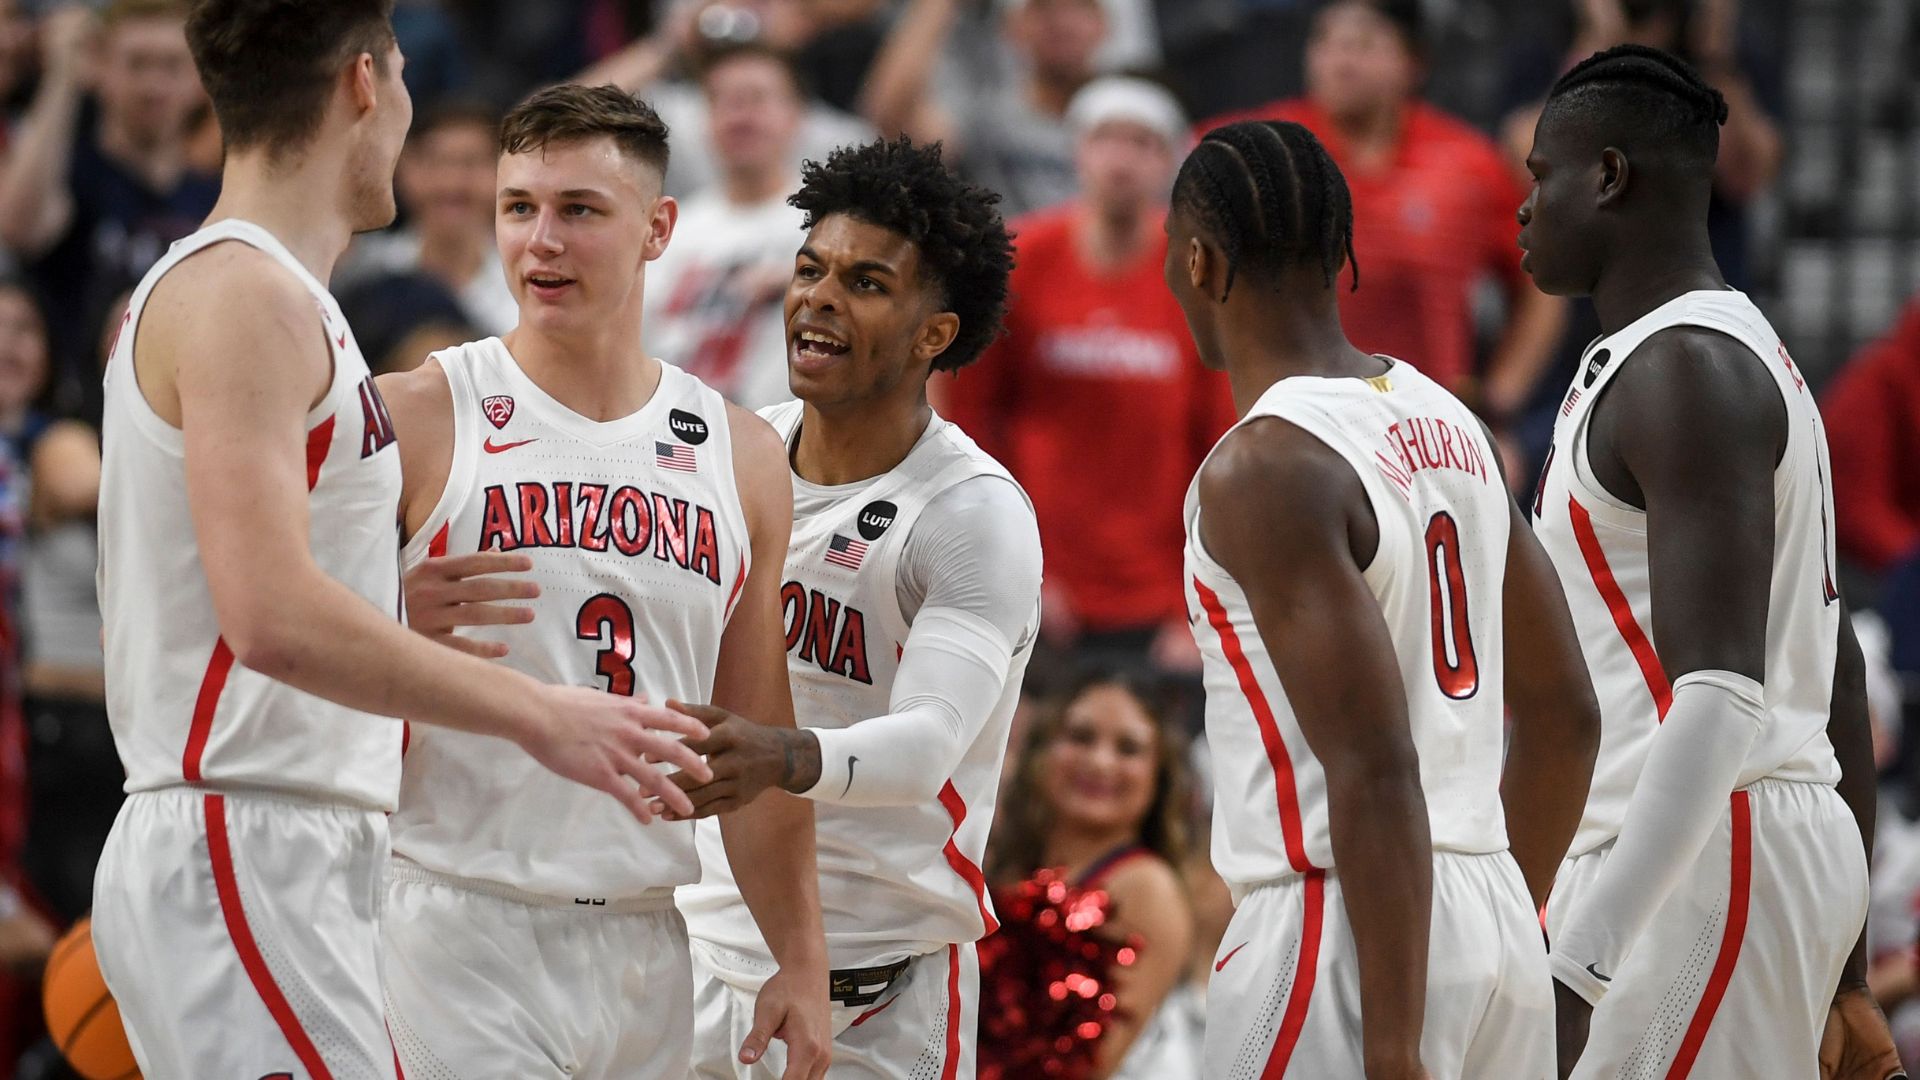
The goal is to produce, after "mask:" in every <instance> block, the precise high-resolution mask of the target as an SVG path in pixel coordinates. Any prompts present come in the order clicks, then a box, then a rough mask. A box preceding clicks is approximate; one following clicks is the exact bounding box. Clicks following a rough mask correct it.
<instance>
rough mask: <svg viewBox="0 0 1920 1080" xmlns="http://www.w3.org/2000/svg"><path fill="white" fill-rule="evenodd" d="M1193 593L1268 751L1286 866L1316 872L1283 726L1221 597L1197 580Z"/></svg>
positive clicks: (1304, 871) (1268, 762)
mask: <svg viewBox="0 0 1920 1080" xmlns="http://www.w3.org/2000/svg"><path fill="white" fill-rule="evenodd" d="M1193 590H1194V592H1195V593H1197V594H1198V595H1199V597H1200V606H1201V607H1204V608H1206V609H1207V622H1208V624H1210V625H1211V626H1212V627H1213V632H1214V633H1215V634H1218V635H1219V636H1220V649H1221V651H1222V652H1225V653H1226V654H1227V663H1228V664H1230V665H1232V667H1233V674H1234V676H1235V677H1236V678H1237V679H1239V680H1240V693H1241V694H1242V695H1244V696H1245V697H1246V699H1247V706H1248V707H1249V708H1251V709H1252V710H1253V722H1254V723H1255V724H1258V725H1259V726H1260V742H1261V744H1262V745H1264V746H1265V747H1266V749H1267V764H1268V765H1269V766H1270V767H1271V768H1272V769H1273V797H1274V802H1275V804H1276V805H1277V806H1278V807H1279V809H1280V838H1281V840H1282V841H1284V842H1285V844H1286V846H1287V862H1288V864H1290V865H1291V866H1292V867H1293V868H1294V869H1295V870H1297V871H1299V872H1301V873H1306V872H1307V871H1309V870H1312V869H1313V862H1312V860H1310V859H1308V858H1307V844H1306V841H1305V840H1304V839H1303V838H1302V835H1301V826H1300V795H1299V792H1298V791H1297V790H1296V789H1295V788H1294V784H1293V758H1292V756H1291V755H1289V754H1288V753H1287V744H1286V741H1285V740H1283V739H1281V738H1280V725H1279V724H1278V723H1277V722H1275V720H1274V718H1273V707H1272V706H1270V705H1268V704H1267V694H1266V691H1264V690H1262V689H1260V682H1259V680H1258V679H1255V678H1254V675H1253V665H1252V664H1250V663H1248V662H1247V654H1246V651H1245V650H1243V649H1242V648H1240V635H1239V634H1238V633H1237V632H1235V631H1234V629H1233V622H1232V621H1231V620H1230V619H1228V618H1227V609H1226V608H1225V607H1224V606H1222V605H1221V603H1220V595H1219V594H1218V593H1216V592H1214V591H1213V590H1212V589H1209V588H1207V586H1206V585H1205V583H1203V582H1202V581H1201V580H1200V579H1199V578H1198V577H1195V578H1194V579H1193Z"/></svg>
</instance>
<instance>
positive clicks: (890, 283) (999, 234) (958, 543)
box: [681, 139, 1040, 1080]
mask: <svg viewBox="0 0 1920 1080" xmlns="http://www.w3.org/2000/svg"><path fill="white" fill-rule="evenodd" d="M998 201H999V197H998V196H997V195H994V194H992V193H990V192H987V191H985V190H983V189H981V188H978V187H974V186H971V185H968V184H965V183H962V182H961V181H959V180H958V179H956V178H955V177H954V176H953V174H952V173H950V172H949V171H948V170H947V168H946V166H945V165H944V164H943V163H942V161H941V158H940V150H939V147H937V146H915V145H913V144H912V143H911V142H909V141H908V140H906V139H901V140H899V141H896V142H886V141H880V142H873V143H869V144H866V145H864V146H858V147H849V148H845V149H842V150H839V151H837V152H835V153H834V154H833V155H832V156H831V157H829V158H828V159H827V161H826V163H825V164H819V163H813V162H810V163H808V165H807V166H806V170H805V174H804V180H803V183H802V185H801V188H800V191H799V193H798V194H796V195H794V196H793V198H792V202H793V205H794V206H796V207H798V208H799V209H800V210H801V211H803V212H804V213H805V215H806V218H805V224H806V227H807V229H808V232H807V235H806V241H805V243H804V244H803V245H802V246H801V247H800V251H799V254H798V255H797V256H796V258H795V263H794V270H793V279H792V282H791V284H790V285H789V286H788V289H787V296H786V326H787V348H788V353H787V365H788V372H789V381H790V383H791V385H792V389H793V392H794V394H795V395H796V396H797V397H798V398H799V399H800V400H799V401H797V402H791V403H788V404H784V405H776V406H772V407H770V408H768V409H767V410H766V411H765V413H764V415H765V416H766V417H767V418H768V419H769V420H771V421H772V422H773V426H774V428H775V430H777V431H779V432H780V433H781V435H782V437H783V438H784V439H785V440H786V445H787V454H788V457H789V460H790V461H791V462H792V477H791V481H792V485H793V493H794V508H795V512H794V528H793V541H792V543H791V544H790V545H789V547H788V549H787V552H786V572H785V578H786V585H785V586H784V587H783V589H782V590H781V596H780V598H781V602H782V604H783V606H784V609H785V615H786V632H787V636H786V642H787V671H788V674H789V676H790V678H791V679H792V684H793V689H794V696H795V707H796V711H797V712H798V714H799V718H800V720H801V722H802V724H803V725H804V726H802V727H801V728H799V729H798V730H791V729H774V728H764V727H758V726H755V725H751V724H748V723H746V722H744V721H741V720H740V719H738V718H736V717H732V716H728V715H726V714H724V713H721V712H719V711H717V710H710V709H701V708H698V707H693V706H687V708H688V709H689V711H691V712H693V713H694V714H696V715H699V716H703V717H705V718H707V719H708V720H709V721H710V722H711V724H712V725H713V726H714V733H713V735H712V736H711V737H710V738H709V739H707V740H706V741H705V742H703V743H697V744H695V747H696V749H699V750H702V751H704V752H706V753H707V754H708V755H709V756H708V764H709V765H710V766H711V767H712V768H713V773H714V777H713V781H712V782H711V783H708V784H698V783H696V782H695V781H694V780H692V779H691V778H689V779H688V781H687V782H688V783H689V784H690V785H692V789H691V791H690V792H689V794H690V795H691V796H692V797H693V801H694V805H695V807H696V808H697V810H698V812H699V813H701V814H702V815H707V814H715V813H726V814H727V815H728V816H722V817H721V818H720V819H719V820H720V821H721V823H722V826H723V829H724V826H725V823H726V822H728V821H729V819H730V816H731V814H736V813H738V812H739V811H737V810H733V809H732V808H733V807H735V806H738V805H740V804H741V803H743V802H745V801H747V800H750V799H752V798H754V797H755V795H756V794H757V793H758V792H760V791H762V790H764V789H766V788H767V787H774V786H777V787H780V788H783V789H784V790H786V791H789V792H793V793H795V794H798V795H801V796H804V797H805V798H808V799H811V800H814V802H815V803H817V804H818V809H817V815H818V828H819V847H820V895H821V903H822V906H823V907H824V909H825V910H826V912H827V950H828V956H829V958H830V960H831V962H832V966H833V971H832V976H831V987H832V997H833V1032H834V1051H833V1057H834V1061H833V1075H834V1076H835V1077H836V1078H847V1080H853V1078H871V1080H905V1078H907V1077H926V1078H929V1080H971V1078H972V1077H973V1075H974V1062H975V1032H976V1029H977V1027H978V1025H979V1019H980V1016H979V969H978V967H977V965H976V963H975V959H974V942H975V941H976V940H978V939H979V938H980V937H982V936H983V935H985V934H988V933H991V932H992V931H993V930H994V928H995V927H996V926H997V925H998V924H997V923H996V922H995V921H994V917H993V910H992V906H991V904H990V903H989V901H988V899H987V895H986V889H985V880H984V878H983V877H982V875H981V871H980V864H981V860H982V856H983V855H984V853H985V849H986V841H987V831H988V829H989V827H990V826H991V825H992V823H993V810H994V798H995V795H996V794H997V791H998V787H999V780H1000V765H1001V760H1002V758H1003V757H1004V756H1005V754H1006V748H1007V735H1008V730H1009V725H1010V723H1011V720H1012V716H1013V711H1014V707H1015V705H1016V704H1017V703H1018V701H1019V695H1020V683H1021V676H1022V674H1023V673H1024V671H1025V669H1026V665H1027V659H1028V656H1029V654H1030V646H1031V644H1032V641H1033V637H1034V633H1035V631H1036V629H1037V627H1038V620H1039V615H1040V534H1039V526H1038V525H1037V524H1036V522H1035V520H1034V516H1033V509H1032V507H1031V506H1030V505H1029V504H1028V502H1027V499H1026V496H1025V494H1024V493H1023V492H1022V491H1021V490H1020V488H1019V487H1018V486H1017V485H1016V484H1015V483H1014V481H1013V478H1012V477H1011V476H1010V475H1009V474H1008V473H1007V471H1006V470H1005V469H1003V468H1001V467H1000V465H999V464H998V463H996V462H995V461H993V459H991V458H989V457H988V456H987V455H986V454H985V453H983V452H982V451H981V450H980V449H979V448H978V447H977V446H975V445H974V443H973V440H971V439H969V438H967V436H966V435H965V434H963V433H962V432H961V431H960V429H959V428H957V427H955V426H954V425H953V424H951V423H948V422H947V421H945V420H942V419H941V418H940V417H939V416H938V415H936V414H935V413H934V412H933V410H932V409H931V408H929V407H928V405H927V392H926V391H927V379H928V377H929V376H930V375H931V374H932V373H933V372H934V371H952V370H955V369H957V368H960V367H963V366H964V365H966V364H968V363H970V362H972V361H973V360H975V359H977V358H978V356H979V354H980V351H981V350H982V349H983V348H985V347H986V345H987V343H988V342H989V341H991V340H993V338H994V336H995V335H996V334H998V333H999V331H1000V322H1001V318H1002V317H1003V315H1004V313H1005V309H1006V299H1007V278H1008V275H1009V273H1010V272H1011V270H1012V268H1013V252H1012V248H1011V245H1010V243H1009V240H1008V237H1007V231H1006V228H1005V227H1004V226H1003V224H1002V223H1001V220H1000V215H999V213H998V212H997V210H996V209H995V205H994V204H995V203H997V202H998ZM700 839H701V849H700V856H701V863H702V865H703V867H704V869H705V877H704V878H703V879H702V880H701V883H700V884H699V885H698V886H696V887H694V888H691V889H687V890H685V892H684V893H683V895H682V899H681V908H682V910H683V911H685V912H686V914H687V919H688V923H689V926H690V927H691V930H692V933H693V937H694V945H693V955H694V968H695V979H696V982H697V984H698V1002H699V1004H698V1017H697V1022H698V1032H697V1049H696V1054H695V1059H696V1060H695V1068H694V1076H695V1077H697V1078H699V1080H735V1078H739V1080H747V1078H754V1080H760V1078H770V1077H771V1076H773V1075H774V1068H775V1067H774V1066H773V1065H772V1064H770V1063H769V1062H761V1063H757V1064H756V1063H754V1062H752V1061H749V1060H746V1059H743V1058H741V1057H739V1056H738V1055H737V1054H736V1053H735V1048H736V1047H737V1046H738V1045H739V1043H740V1036H741V1034H742V1032H744V1031H746V1030H747V1026H748V1024H749V1023H750V1022H751V1020H752V1018H753V1016H754V1013H755V1011H756V1001H760V1002H764V1000H765V998H766V995H767V992H768V991H767V988H766V987H765V985H764V984H765V982H766V979H767V977H768V975H769V974H770V973H771V972H772V971H773V970H774V966H773V956H771V955H769V952H768V948H767V945H766V944H765V943H764V942H763V941H762V938H761V935H760V933H759V932H758V931H756V929H755V928H754V924H753V921H752V919H751V918H749V913H748V909H747V907H746V905H745V904H743V903H742V896H743V895H744V894H743V892H742V891H741V889H740V888H738V887H737V886H736V885H735V882H734V879H735V878H736V877H737V876H738V875H737V871H738V869H739V868H740V864H739V863H738V862H735V863H733V864H732V867H733V870H732V871H730V870H729V864H728V861H727V859H726V858H725V857H724V852H723V851H722V850H721V846H720V843H719V840H720V836H719V835H718V833H717V832H716V830H714V829H713V828H712V823H711V822H703V823H702V825H701V837H700ZM776 955H777V954H776Z"/></svg>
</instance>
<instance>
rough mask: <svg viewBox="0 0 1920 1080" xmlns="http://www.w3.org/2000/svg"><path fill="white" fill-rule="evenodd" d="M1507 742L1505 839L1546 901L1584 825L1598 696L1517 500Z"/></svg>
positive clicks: (1508, 624)
mask: <svg viewBox="0 0 1920 1080" xmlns="http://www.w3.org/2000/svg"><path fill="white" fill-rule="evenodd" d="M1502 607H1503V617H1504V620H1505V630H1504V633H1503V634H1502V638H1503V640H1504V641H1505V643H1506V645H1505V648H1506V658H1505V659H1506V665H1505V666H1506V683H1505V686H1504V689H1505V691H1506V695H1507V708H1508V709H1509V710H1510V711H1511V713H1512V716H1513V730H1512V734H1511V735H1510V737H1509V739H1508V743H1507V765H1506V770H1505V772H1504V773H1502V775H1501V778H1500V801H1501V803H1502V804H1503V805H1504V806H1505V807H1506V811H1507V842H1508V844H1509V845H1510V846H1511V849H1512V851H1513V859H1514V861H1515V862H1517V863H1519V864H1520V873H1521V875H1522V876H1524V877H1525V878H1526V879H1527V893H1528V895H1529V896H1531V897H1533V905H1534V907H1535V908H1536V909H1537V908H1541V907H1544V906H1546V903H1547V894H1548V893H1549V892H1551V891H1553V879H1554V876H1555V875H1556V874H1557V873H1559V870H1560V861H1561V860H1562V859H1565V858H1566V857H1567V846H1568V845H1569V844H1571V843H1572V842H1573V834H1574V832H1575V831H1576V830H1578V829H1579V827H1580V816H1581V814H1582V813H1583V812H1584V811H1585V810H1586V806H1587V786H1588V785H1589V784H1590V783H1591V782H1592V780H1593V759H1594V756H1595V755H1596V754H1598V753H1599V751H1600V703H1599V702H1598V701H1597V700H1595V698H1594V696H1593V680H1592V679H1591V678H1590V677H1589V676H1588V674H1587V664H1586V660H1585V658H1584V657H1582V656H1581V654H1580V639H1579V637H1578V636H1577V635H1576V634H1575V632H1574V629H1573V616H1572V615H1571V614H1570V613H1569V612H1568V611H1567V598H1566V594H1565V593H1564V592H1562V591H1561V589H1560V576H1559V575H1558V574H1557V573H1555V572H1554V569H1553V564H1552V563H1551V562H1549V561H1548V559H1547V553H1546V551H1545V550H1543V549H1542V548H1541V547H1540V541H1539V540H1537V539H1535V538H1534V535H1533V528H1532V526H1530V525H1528V524H1527V522H1526V520H1525V519H1524V518H1522V517H1521V516H1520V507H1519V504H1517V503H1515V504H1513V524H1512V530H1511V532H1510V533H1509V534H1508V539H1507V580H1506V588H1505V594H1504V597H1503V599H1502Z"/></svg>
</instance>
